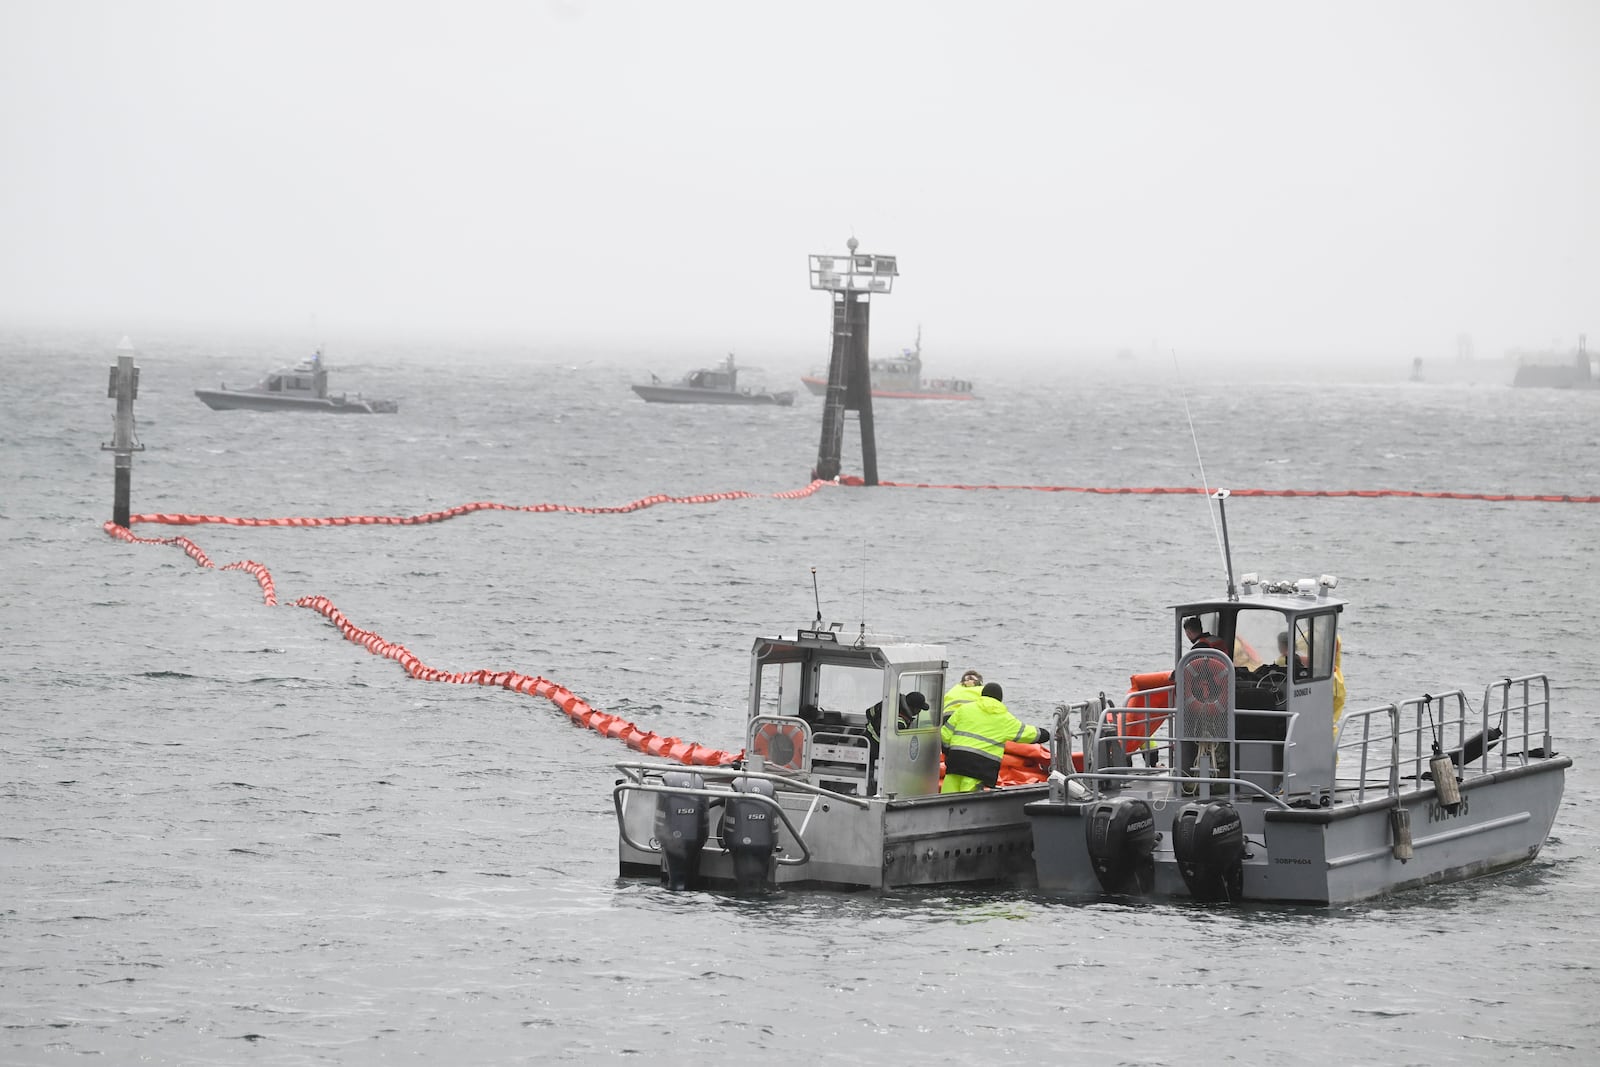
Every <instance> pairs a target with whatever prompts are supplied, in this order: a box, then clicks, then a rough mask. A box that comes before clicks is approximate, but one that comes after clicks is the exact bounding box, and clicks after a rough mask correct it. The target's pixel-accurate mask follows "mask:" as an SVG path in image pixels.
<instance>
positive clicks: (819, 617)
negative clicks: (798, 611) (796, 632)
mask: <svg viewBox="0 0 1600 1067" xmlns="http://www.w3.org/2000/svg"><path fill="white" fill-rule="evenodd" d="M811 599H813V600H815V601H816V602H817V621H816V622H815V623H814V624H813V625H814V626H815V628H816V629H818V630H820V629H822V594H821V593H819V592H817V568H815V567H812V568H811Z"/></svg>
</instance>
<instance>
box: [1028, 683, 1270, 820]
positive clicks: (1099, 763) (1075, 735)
mask: <svg viewBox="0 0 1600 1067" xmlns="http://www.w3.org/2000/svg"><path fill="white" fill-rule="evenodd" d="M1172 692H1173V687H1172V686H1165V687H1162V688H1157V689H1145V690H1137V691H1133V692H1130V693H1129V694H1128V696H1127V698H1126V702H1125V703H1124V704H1123V705H1122V706H1120V707H1119V706H1117V705H1115V704H1110V703H1107V702H1104V701H1103V700H1101V699H1095V700H1085V701H1078V702H1076V703H1073V704H1059V705H1057V706H1056V721H1055V732H1054V734H1053V736H1056V737H1060V738H1063V739H1067V738H1070V739H1072V741H1073V744H1072V745H1068V744H1059V745H1053V746H1052V747H1051V769H1052V771H1054V772H1056V773H1057V774H1059V775H1060V776H1061V778H1062V779H1063V780H1070V781H1077V782H1080V783H1082V784H1083V785H1084V786H1085V787H1086V788H1087V789H1089V790H1090V794H1091V796H1094V797H1099V796H1101V795H1102V794H1104V793H1106V792H1109V791H1119V790H1120V789H1121V788H1122V787H1124V786H1126V785H1128V784H1130V782H1131V781H1137V782H1139V783H1141V784H1144V783H1154V782H1166V783H1172V784H1175V785H1177V786H1179V791H1181V792H1186V793H1187V792H1197V787H1199V786H1201V785H1206V786H1208V787H1209V788H1208V792H1209V793H1210V794H1211V795H1212V796H1213V797H1219V796H1220V795H1221V794H1223V793H1225V794H1226V796H1227V797H1228V798H1229V799H1232V800H1237V799H1239V797H1240V796H1241V795H1245V796H1258V797H1262V798H1265V799H1267V800H1269V801H1271V802H1272V803H1273V804H1275V805H1277V806H1279V807H1288V806H1289V805H1288V804H1287V803H1286V802H1285V801H1284V800H1283V799H1282V798H1283V796H1284V795H1285V794H1287V793H1292V792H1293V782H1294V780H1295V778H1296V777H1297V772H1296V771H1295V769H1294V766H1293V761H1292V758H1291V753H1292V752H1293V751H1294V748H1295V741H1294V729H1295V725H1296V724H1297V722H1298V721H1299V716H1297V715H1294V714H1291V713H1288V712H1274V713H1266V712H1255V711H1253V712H1251V713H1250V714H1252V715H1267V714H1270V715H1276V716H1279V717H1281V718H1283V719H1285V720H1286V722H1285V723H1284V731H1283V734H1284V739H1283V740H1282V741H1275V740H1268V739H1251V738H1237V737H1236V738H1234V739H1232V741H1231V742H1228V743H1231V745H1232V746H1233V748H1234V751H1235V752H1240V751H1243V750H1245V749H1247V748H1248V749H1253V750H1258V751H1259V750H1263V749H1264V750H1265V751H1266V752H1267V755H1266V756H1265V760H1266V761H1267V763H1268V764H1269V766H1268V767H1266V768H1261V767H1251V768H1249V769H1240V768H1231V765H1230V769H1231V771H1232V773H1231V774H1227V775H1220V776H1198V775H1195V774H1190V773H1185V772H1184V771H1183V768H1182V767H1180V766H1179V761H1178V760H1177V759H1176V758H1175V757H1176V754H1177V753H1179V752H1181V751H1182V749H1181V748H1180V745H1179V742H1180V741H1185V740H1187V741H1188V742H1189V743H1191V744H1195V743H1198V742H1200V741H1201V740H1203V739H1193V738H1191V739H1185V738H1181V737H1178V736H1176V735H1175V734H1174V732H1173V725H1174V717H1173V715H1172V712H1171V708H1170V707H1161V706H1159V705H1160V703H1161V702H1160V701H1159V700H1158V699H1157V698H1158V697H1159V696H1160V694H1163V693H1165V694H1168V695H1169V696H1168V698H1167V700H1166V701H1165V702H1166V703H1167V704H1170V703H1171V699H1170V694H1171V693H1172ZM1135 698H1143V700H1144V701H1145V702H1146V703H1145V705H1143V706H1141V705H1134V706H1129V705H1130V704H1133V703H1134V700H1135ZM1155 718H1159V719H1160V720H1161V721H1160V722H1159V723H1158V724H1157V725H1156V727H1155V728H1154V729H1153V730H1150V729H1147V727H1148V725H1149V723H1150V721H1151V720H1152V719H1155ZM1073 747H1076V749H1077V752H1078V753H1079V755H1078V756H1077V759H1078V760H1081V761H1082V770H1081V771H1080V770H1078V768H1077V766H1076V763H1075V760H1074V755H1073V752H1072V748H1073ZM1275 750H1276V751H1277V752H1279V753H1281V755H1280V756H1278V757H1276V758H1275V757H1274V755H1273V752H1274V751H1275ZM1144 753H1152V754H1153V759H1152V760H1150V761H1148V762H1147V763H1146V765H1145V766H1143V767H1140V766H1137V765H1136V761H1135V759H1134V757H1136V756H1139V757H1142V756H1143V754H1144ZM1241 762H1242V761H1241ZM1255 762H1260V761H1259V760H1257V761H1255ZM1257 779H1262V780H1264V783H1265V784H1263V781H1258V780H1257ZM1219 787H1220V788H1219Z"/></svg>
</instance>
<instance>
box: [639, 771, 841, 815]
mask: <svg viewBox="0 0 1600 1067" xmlns="http://www.w3.org/2000/svg"><path fill="white" fill-rule="evenodd" d="M612 766H614V767H616V768H617V770H619V771H621V772H622V773H623V774H626V775H628V777H630V778H632V779H633V780H634V781H635V782H642V781H644V777H645V774H646V773H648V772H651V771H657V772H660V773H662V774H665V773H667V772H668V771H683V770H692V771H693V772H694V773H695V774H698V775H700V777H702V778H711V779H716V780H720V781H732V780H733V779H735V778H760V779H761V780H762V781H767V782H771V783H772V784H773V785H775V786H778V787H780V788H782V789H787V790H789V791H790V792H793V793H813V794H815V795H817V796H821V797H826V798H828V799H829V800H842V801H844V802H845V803H846V804H854V805H855V806H856V807H858V808H866V807H870V806H871V805H869V804H868V803H867V801H866V800H864V799H863V798H861V797H853V796H850V795H849V794H847V793H836V792H834V791H833V790H832V789H824V788H822V787H821V786H816V785H812V784H811V783H810V782H806V781H802V780H800V779H797V778H792V777H790V776H789V775H787V774H779V773H778V772H776V771H758V770H755V769H753V768H748V767H747V768H742V769H741V768H736V767H726V766H722V767H692V768H691V767H687V766H685V765H684V764H682V763H633V762H625V763H616V764H613V765H612ZM633 772H638V773H637V774H635V773H633ZM719 795H720V794H719Z"/></svg>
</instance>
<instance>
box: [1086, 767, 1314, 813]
mask: <svg viewBox="0 0 1600 1067" xmlns="http://www.w3.org/2000/svg"><path fill="white" fill-rule="evenodd" d="M1063 777H1065V778H1067V779H1068V780H1076V781H1080V782H1084V781H1087V782H1101V781H1115V780H1125V779H1127V778H1128V777H1130V776H1129V775H1126V774H1113V773H1109V772H1105V771H1074V772H1073V773H1071V774H1068V775H1064V776H1063ZM1136 777H1137V778H1138V779H1139V781H1141V782H1175V783H1180V784H1183V785H1195V786H1200V785H1225V786H1229V787H1230V788H1231V787H1233V786H1243V787H1244V788H1245V789H1247V790H1249V791H1250V792H1253V793H1256V794H1258V795H1260V796H1261V797H1263V798H1265V799H1267V800H1270V801H1272V803H1273V804H1275V805H1277V806H1278V807H1280V808H1282V809H1283V810H1284V811H1291V810H1293V808H1292V807H1291V805H1290V804H1289V802H1288V801H1286V800H1284V799H1283V798H1282V797H1280V796H1277V795H1276V794H1273V793H1269V792H1267V790H1265V789H1263V788H1262V787H1261V786H1259V785H1257V784H1256V783H1254V782H1247V781H1245V780H1244V779H1243V778H1199V777H1190V776H1189V775H1186V774H1145V773H1143V772H1140V773H1139V774H1138V775H1137V776H1136ZM1179 792H1180V794H1181V792H1182V791H1181V790H1180V791H1179ZM1172 799H1173V800H1184V799H1199V797H1198V796H1196V797H1194V798H1186V797H1183V796H1181V795H1180V796H1175V797H1173V798H1172Z"/></svg>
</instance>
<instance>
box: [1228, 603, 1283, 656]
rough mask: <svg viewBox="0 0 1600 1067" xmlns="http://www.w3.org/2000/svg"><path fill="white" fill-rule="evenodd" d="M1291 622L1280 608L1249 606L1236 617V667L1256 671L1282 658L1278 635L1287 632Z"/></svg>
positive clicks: (1234, 653)
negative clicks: (1278, 610) (1277, 609)
mask: <svg viewBox="0 0 1600 1067" xmlns="http://www.w3.org/2000/svg"><path fill="white" fill-rule="evenodd" d="M1287 626H1288V623H1287V621H1286V620H1285V619H1284V617H1283V616H1282V615H1281V614H1280V613H1278V612H1276V611H1267V610H1264V609H1261V608H1245V609H1244V610H1242V611H1240V612H1239V614H1238V616H1237V617H1236V618H1235V620H1234V627H1233V663H1234V666H1236V667H1244V668H1246V669H1248V670H1252V671H1253V670H1255V669H1256V668H1258V667H1261V666H1263V665H1266V664H1271V663H1277V662H1280V661H1279V660H1278V658H1277V657H1278V650H1279V647H1280V646H1279V643H1278V635H1280V634H1282V633H1284V632H1286V629H1287Z"/></svg>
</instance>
